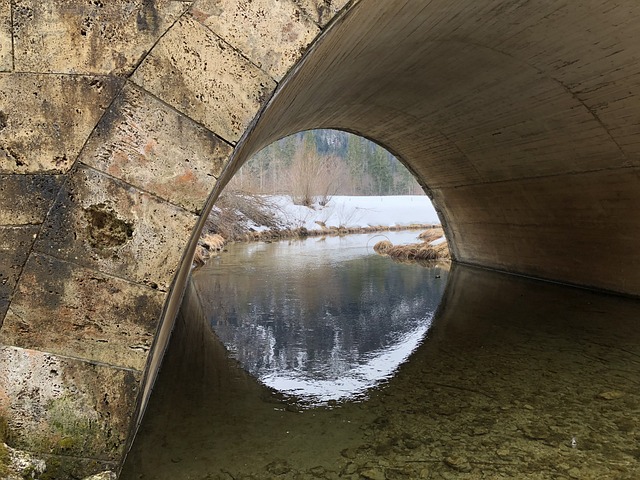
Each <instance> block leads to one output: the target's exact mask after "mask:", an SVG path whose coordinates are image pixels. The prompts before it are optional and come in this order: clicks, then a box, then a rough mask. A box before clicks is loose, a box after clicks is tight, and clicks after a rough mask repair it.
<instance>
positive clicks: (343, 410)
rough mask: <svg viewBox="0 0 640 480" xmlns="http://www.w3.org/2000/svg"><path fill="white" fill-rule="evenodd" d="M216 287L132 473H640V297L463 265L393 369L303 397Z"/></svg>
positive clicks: (133, 456) (193, 307)
mask: <svg viewBox="0 0 640 480" xmlns="http://www.w3.org/2000/svg"><path fill="white" fill-rule="evenodd" d="M314 245H315V246H316V247H319V246H318V245H317V244H314ZM277 248H284V249H286V248H289V247H286V246H283V245H278V246H277ZM297 248H298V247H297V246H293V247H292V249H293V251H294V253H295V252H296V249H297ZM349 248H350V247H349ZM257 251H260V249H259V248H258V249H257ZM365 253H366V249H365ZM307 254H308V253H303V252H302V251H297V253H296V254H295V257H296V259H295V260H293V259H292V261H291V264H292V265H293V267H292V268H293V271H292V272H291V276H292V277H293V278H295V276H296V274H297V273H299V272H300V271H301V270H303V269H304V268H305V267H304V263H298V261H299V260H300V261H301V259H300V257H302V256H304V255H307ZM309 255H312V257H313V258H315V260H314V262H316V263H317V262H320V261H321V259H322V258H324V257H325V256H324V255H321V254H320V255H317V256H315V257H314V256H313V254H309ZM340 255H342V253H341V254H340ZM358 255H359V254H358ZM260 256H263V257H264V256H269V255H266V252H265V253H256V252H254V254H253V257H252V260H251V263H252V265H253V266H254V267H255V268H256V271H257V270H259V267H258V264H259V262H258V260H257V259H258V258H259V257H260ZM331 257H332V258H339V256H338V254H337V253H336V254H335V256H334V255H331ZM378 260H385V261H387V262H391V260H388V259H378ZM221 261H223V262H224V260H221ZM345 261H348V260H346V257H345ZM233 268H238V269H242V268H244V267H242V265H241V264H240V263H238V264H237V265H236V266H235V267H233ZM283 268H284V267H283ZM411 268H413V267H411ZM273 275H275V274H272V276H271V277H270V280H269V282H270V283H271V284H279V283H280V282H282V281H284V280H282V279H279V280H277V279H276V277H275V276H273ZM256 277H257V274H256ZM428 278H430V279H431V281H432V283H433V284H434V285H436V286H437V285H438V283H437V282H436V279H435V275H433V276H431V275H430V276H429V277H428ZM441 280H443V278H442V277H441ZM326 283H328V284H329V283H330V282H329V281H328V280H327V282H326ZM356 283H357V282H356ZM383 287H384V284H382V285H381V286H380V287H379V288H383ZM252 288H254V287H252ZM271 288H272V289H274V288H273V286H271ZM244 289H245V286H244V284H243V286H242V287H241V288H240V290H242V291H244ZM276 290H277V289H276ZM285 291H288V290H287V289H285ZM252 292H254V293H255V290H252ZM202 293H203V292H202V289H200V290H197V289H196V288H193V285H192V286H191V288H190V290H189V291H188V293H187V298H186V301H185V305H186V306H185V309H183V312H182V314H181V317H180V318H179V319H178V322H177V325H176V330H175V333H174V337H173V339H172V343H171V345H170V347H169V351H168V353H167V357H166V360H165V364H164V366H163V370H162V372H161V375H160V377H159V379H158V382H157V384H156V389H155V391H154V394H153V396H152V399H151V404H150V406H149V410H148V411H147V415H146V417H145V420H144V422H143V426H142V428H141V431H140V434H139V436H138V438H137V440H136V443H135V444H134V447H133V449H132V452H131V453H130V455H129V458H128V461H127V464H126V465H125V468H124V470H123V473H122V478H124V479H199V480H200V479H250V478H253V479H271V478H274V479H291V480H293V479H315V478H319V479H323V478H324V479H337V478H347V479H362V478H365V479H367V478H368V479H376V480H377V479H387V480H394V479H414V478H415V479H418V478H433V479H440V478H444V479H449V478H451V479H458V478H460V479H467V478H468V479H476V478H488V479H493V478H505V479H506V478H530V479H562V478H567V479H568V478H578V479H609V478H611V479H635V478H640V442H639V441H640V328H639V327H640V325H638V322H639V321H640V302H638V301H635V300H630V299H625V298H619V297H614V296H608V295H603V294H598V293H593V292H588V291H583V290H579V289H573V288H568V287H563V286H559V285H554V284H548V283H543V282H536V281H532V280H527V279H524V278H520V277H514V276H507V275H502V274H498V273H493V272H488V271H484V270H479V269H474V268H469V267H462V266H453V267H452V268H451V271H450V272H449V275H448V280H447V286H446V290H445V292H444V296H443V299H442V302H441V304H440V307H439V309H438V311H437V312H436V314H435V317H434V318H433V321H432V324H431V326H430V328H429V329H428V332H427V334H426V337H425V338H424V339H423V341H422V342H421V343H420V345H419V346H418V348H417V349H416V350H415V351H414V352H413V353H412V354H411V356H410V357H409V359H408V361H406V362H405V363H403V364H402V365H401V366H400V367H399V368H398V369H397V370H396V372H395V374H394V375H393V376H392V377H391V378H388V379H387V380H385V381H382V382H381V383H379V384H378V385H377V386H376V387H375V388H373V389H372V390H369V391H368V393H367V394H366V395H364V398H363V397H362V396H359V397H357V398H355V399H351V400H345V401H338V402H331V404H329V405H327V404H324V405H319V406H313V407H311V408H309V407H308V405H303V406H304V407H305V408H301V407H300V404H299V403H298V402H296V401H295V399H292V398H290V397H289V396H287V395H282V394H279V393H277V392H275V391H274V390H273V389H271V388H268V387H266V386H265V385H264V384H262V383H260V382H258V381H257V380H256V378H255V377H254V376H252V375H250V374H249V373H247V372H246V370H244V369H243V368H242V367H241V366H240V364H239V362H238V361H237V360H235V359H234V358H232V357H229V355H227V352H226V350H225V348H224V346H223V344H222V343H221V342H220V340H219V339H218V338H217V337H216V335H215V334H214V333H212V330H211V327H210V321H211V318H210V317H211V315H210V313H209V312H206V311H204V310H202V309H201V307H199V306H198V303H197V302H196V301H195V300H196V299H197V297H198V295H202ZM316 293H319V292H316ZM238 295H239V297H236V298H240V299H242V298H244V297H243V295H244V293H239V294H238ZM310 297H313V295H311V296H310ZM252 298H253V296H252ZM252 303H253V302H252ZM319 304H320V305H322V302H320V303H319ZM306 309H307V307H306V306H305V310H306ZM426 317H428V315H427V316H425V317H424V318H426ZM239 318H240V317H239ZM242 318H245V320H246V318H250V317H242ZM256 318H264V317H260V316H258V317H256ZM254 320H255V318H254ZM247 322H248V323H247ZM214 323H215V322H214ZM259 323H260V322H258V324H259ZM236 324H238V325H247V324H251V323H250V322H249V321H248V320H246V321H237V322H236ZM253 325H255V323H253ZM265 325H266V324H265ZM267 327H268V325H267ZM267 330H268V328H267ZM249 331H250V329H249ZM276 337H277V336H276ZM276 337H273V338H276ZM392 337H393V336H392ZM243 338H244V339H246V340H247V341H248V340H251V338H252V337H251V335H248V336H245V337H243ZM309 338H313V336H311V337H309ZM232 339H234V341H236V340H235V337H233V336H232ZM293 343H294V344H295V343H296V342H293ZM267 344H268V343H267ZM300 344H301V343H300ZM300 344H298V346H299V345H300ZM263 345H264V344H263ZM378 347H379V344H378ZM378 347H375V348H373V351H377V350H376V348H378ZM329 350H330V349H329ZM237 351H238V349H236V355H237V356H238V358H240V356H239V355H238V353H237ZM325 351H326V350H325ZM248 358H249V359H250V360H249V363H248V365H249V366H251V364H252V362H253V361H254V359H255V358H263V356H262V355H258V356H257V357H256V356H254V357H251V356H249V357H248ZM283 358H287V357H286V355H285V357H283ZM285 365H286V362H285ZM311 370H313V369H311ZM255 371H256V372H257V374H258V375H260V372H261V370H260V369H258V370H255Z"/></svg>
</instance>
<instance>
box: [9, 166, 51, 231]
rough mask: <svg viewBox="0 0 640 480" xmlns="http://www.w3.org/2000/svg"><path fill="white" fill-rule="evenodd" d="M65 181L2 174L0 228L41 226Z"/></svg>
mask: <svg viewBox="0 0 640 480" xmlns="http://www.w3.org/2000/svg"><path fill="white" fill-rule="evenodd" d="M62 180H63V178H62V176H59V175H0V225H33V224H39V223H42V222H43V221H44V217H45V215H46V214H47V212H48V211H49V208H51V204H52V203H53V201H54V200H55V198H56V195H57V194H58V191H59V190H60V187H61V186H62Z"/></svg>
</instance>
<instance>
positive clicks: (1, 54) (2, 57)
mask: <svg viewBox="0 0 640 480" xmlns="http://www.w3.org/2000/svg"><path fill="white" fill-rule="evenodd" d="M11 70H13V40H12V38H11V0H0V72H10V71H11Z"/></svg>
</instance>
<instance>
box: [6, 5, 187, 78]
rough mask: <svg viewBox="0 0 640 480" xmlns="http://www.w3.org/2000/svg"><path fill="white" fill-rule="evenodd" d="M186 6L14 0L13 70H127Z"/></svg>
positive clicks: (103, 71) (126, 71)
mask: <svg viewBox="0 0 640 480" xmlns="http://www.w3.org/2000/svg"><path fill="white" fill-rule="evenodd" d="M189 5H190V2H188V1H173V0H151V1H148V0H112V1H108V2H106V1H105V2H103V1H98V0H93V1H85V0H52V1H47V2H43V1H40V0H15V1H14V11H13V31H14V49H15V65H16V69H17V70H19V71H28V72H39V73H40V72H42V73H44V72H56V73H81V74H115V75H127V74H129V73H131V72H132V71H133V69H134V68H135V66H136V65H137V64H138V63H139V62H140V60H141V59H142V57H143V56H144V55H145V53H146V52H147V51H148V50H149V49H150V48H151V47H152V46H153V45H154V44H155V42H156V41H157V40H158V38H160V36H161V35H162V34H163V33H164V32H165V31H166V30H167V29H168V28H169V27H170V26H171V25H172V24H173V22H175V20H176V19H177V18H178V17H179V16H180V15H181V14H182V13H184V11H185V10H186V9H187V8H188V7H189Z"/></svg>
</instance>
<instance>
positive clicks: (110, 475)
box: [84, 472, 117, 480]
mask: <svg viewBox="0 0 640 480" xmlns="http://www.w3.org/2000/svg"><path fill="white" fill-rule="evenodd" d="M116 478H117V476H116V474H115V473H114V472H102V473H96V474H95V475H91V476H90V477H87V478H85V479H84V480H116Z"/></svg>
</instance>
